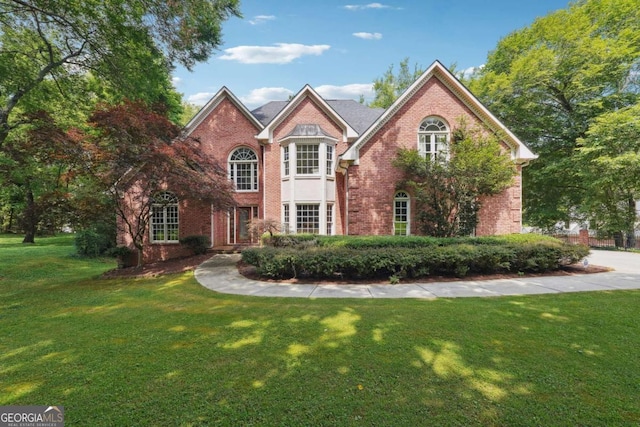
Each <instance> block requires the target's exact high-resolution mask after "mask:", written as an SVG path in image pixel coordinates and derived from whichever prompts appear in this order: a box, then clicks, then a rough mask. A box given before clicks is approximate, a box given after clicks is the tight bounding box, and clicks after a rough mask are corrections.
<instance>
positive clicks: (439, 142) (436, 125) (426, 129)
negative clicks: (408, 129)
mask: <svg viewBox="0 0 640 427" xmlns="http://www.w3.org/2000/svg"><path fill="white" fill-rule="evenodd" d="M418 151H419V152H420V154H421V155H422V156H423V157H427V156H430V157H431V158H432V159H434V160H435V159H437V158H439V159H443V160H446V159H447V158H448V157H449V128H448V127H447V125H446V124H445V123H444V122H443V121H442V120H440V119H439V118H437V117H427V118H426V119H424V120H423V121H422V123H421V124H420V128H419V129H418Z"/></svg>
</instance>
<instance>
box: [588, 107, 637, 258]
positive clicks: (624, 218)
mask: <svg viewBox="0 0 640 427" xmlns="http://www.w3.org/2000/svg"><path fill="white" fill-rule="evenodd" d="M578 143H579V146H578V153H577V155H576V159H577V160H578V161H580V163H581V164H582V165H583V167H581V168H580V169H581V174H580V177H581V179H582V180H583V182H584V183H585V185H586V186H587V187H588V188H589V191H587V192H585V197H584V204H583V206H582V211H583V212H584V213H585V215H586V216H587V218H589V219H590V220H591V221H592V222H593V223H594V224H597V226H598V229H600V230H603V231H607V232H609V233H610V234H613V235H620V236H622V235H623V234H626V245H627V246H629V247H635V233H634V231H635V226H636V224H637V221H638V214H637V211H636V201H637V200H640V104H636V105H634V106H632V107H628V108H623V109H620V110H617V111H614V112H611V113H607V114H602V115H600V116H599V117H598V118H597V119H595V120H594V121H593V122H592V123H591V125H590V126H589V129H588V130H587V132H586V136H585V137H584V138H580V139H579V140H578ZM619 243H621V242H620V241H618V244H619Z"/></svg>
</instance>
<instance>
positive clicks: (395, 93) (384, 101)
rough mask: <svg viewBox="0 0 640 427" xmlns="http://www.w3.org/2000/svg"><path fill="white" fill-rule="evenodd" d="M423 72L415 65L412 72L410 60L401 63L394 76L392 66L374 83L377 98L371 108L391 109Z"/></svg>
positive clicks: (372, 102) (406, 59)
mask: <svg viewBox="0 0 640 427" xmlns="http://www.w3.org/2000/svg"><path fill="white" fill-rule="evenodd" d="M423 72H424V70H423V69H422V68H420V67H419V66H418V64H415V65H414V68H413V71H411V70H410V69H409V58H405V59H403V60H402V61H400V67H399V69H398V73H397V74H394V70H393V64H391V65H390V66H389V69H387V71H386V72H385V73H384V75H383V76H382V77H379V78H377V79H375V80H374V81H373V91H374V93H375V97H374V99H373V101H371V104H370V105H369V106H370V107H373V108H389V106H391V104H393V102H394V101H395V100H396V99H397V98H398V97H399V96H400V95H402V93H403V92H404V91H405V90H407V88H408V87H409V86H411V84H412V83H413V82H414V81H416V79H417V78H418V77H420V75H421V74H422V73H423Z"/></svg>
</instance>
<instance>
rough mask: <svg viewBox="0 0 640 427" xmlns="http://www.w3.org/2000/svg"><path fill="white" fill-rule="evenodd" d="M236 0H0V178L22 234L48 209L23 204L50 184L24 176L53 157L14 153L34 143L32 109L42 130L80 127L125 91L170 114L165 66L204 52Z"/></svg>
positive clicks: (174, 115)
mask: <svg viewBox="0 0 640 427" xmlns="http://www.w3.org/2000/svg"><path fill="white" fill-rule="evenodd" d="M238 3H239V2H238V0H183V1H180V2H175V1H161V0H144V1H142V0H110V1H102V0H67V1H50V0H0V165H3V167H4V168H5V169H8V168H9V167H11V168H12V170H11V171H10V172H11V173H3V174H2V177H0V183H1V184H3V185H5V186H13V188H14V190H15V191H13V192H12V193H11V197H15V194H16V191H17V192H22V194H23V202H22V203H20V204H18V205H16V206H17V207H18V208H20V207H23V208H24V209H25V210H24V211H23V212H22V213H19V215H18V216H22V217H23V218H22V219H23V221H22V222H23V224H31V225H29V226H28V228H29V230H28V232H27V236H26V237H28V238H27V239H26V241H31V242H32V241H33V233H32V231H33V230H32V224H33V223H34V222H38V221H41V220H43V218H41V217H40V214H39V213H41V212H49V213H52V212H53V210H52V209H45V210H43V209H30V208H29V206H32V207H37V206H39V205H41V204H42V203H44V202H45V199H46V198H47V194H49V192H48V190H47V191H45V189H44V187H42V186H39V187H38V186H36V185H35V184H34V183H36V182H37V181H34V180H29V181H25V177H26V176H27V175H29V174H30V173H32V172H37V171H38V170H39V168H40V169H43V170H48V169H50V168H51V167H52V165H50V164H44V163H43V164H39V163H38V162H40V161H44V160H43V159H42V158H41V157H40V156H37V155H35V156H25V155H23V154H22V153H27V152H29V150H31V149H33V146H34V144H33V143H32V142H30V141H29V140H28V137H29V136H30V135H32V134H33V131H34V129H35V127H37V126H36V125H37V123H34V122H33V117H44V116H43V114H47V117H48V118H47V120H48V121H49V122H50V123H49V124H47V125H46V126H45V127H44V128H43V130H44V129H47V130H49V131H51V130H52V129H53V128H57V129H59V130H60V131H61V132H63V133H64V132H67V131H68V130H69V129H72V128H73V127H81V126H82V125H83V123H85V122H86V119H87V117H88V116H89V114H90V112H91V111H92V109H93V107H94V106H95V105H96V102H98V101H105V100H107V101H109V102H112V103H117V102H121V101H122V100H123V99H124V98H125V97H128V98H131V99H138V100H143V101H145V102H146V103H147V105H159V104H162V105H165V106H166V109H165V114H166V115H167V116H168V117H170V118H171V120H172V121H174V122H175V123H178V122H179V120H180V116H181V114H182V106H181V105H180V95H179V94H177V93H176V92H175V90H174V89H173V87H172V85H171V81H170V71H171V69H172V67H173V66H174V65H175V64H182V65H184V66H186V67H187V68H190V67H192V66H193V65H194V64H195V63H196V62H199V61H203V60H205V59H207V58H208V57H209V56H210V54H211V53H212V52H213V50H214V49H215V48H216V47H217V46H218V45H219V44H220V42H221V38H220V37H221V23H222V22H223V21H224V20H226V19H227V18H229V17H230V16H234V15H235V16H239V11H238ZM51 120H53V122H51ZM38 123H40V124H42V123H43V121H42V120H40V121H39V122H38ZM34 126H35V127H34ZM52 146H59V144H52ZM59 158H61V157H58V160H59ZM27 184H29V185H27ZM85 184H86V183H85ZM85 187H86V185H85ZM7 194H8V193H7ZM40 197H42V198H43V199H42V200H39V198H40ZM41 202H42V203H41ZM12 214H13V212H12Z"/></svg>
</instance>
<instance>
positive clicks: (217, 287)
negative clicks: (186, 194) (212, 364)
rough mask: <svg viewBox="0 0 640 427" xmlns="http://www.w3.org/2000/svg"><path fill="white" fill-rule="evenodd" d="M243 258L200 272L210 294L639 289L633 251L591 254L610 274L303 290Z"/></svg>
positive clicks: (210, 264) (221, 258) (223, 259)
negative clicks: (247, 267) (266, 277)
mask: <svg viewBox="0 0 640 427" xmlns="http://www.w3.org/2000/svg"><path fill="white" fill-rule="evenodd" d="M239 259H240V255H239V254H232V255H227V254H224V255H216V256H214V257H212V258H211V259H209V260H208V261H205V262H204V263H203V264H201V265H200V266H199V267H198V268H197V269H196V271H195V277H196V280H198V282H200V284H202V286H204V287H206V288H208V289H211V290H213V291H216V292H221V293H226V294H236V295H253V296H263V297H298V298H426V299H433V298H454V297H491V296H506V295H534V294H553V293H562V292H584V291H614V290H623V289H640V254H638V253H629V252H614V251H592V253H591V255H590V256H589V257H588V258H587V260H588V262H589V264H590V265H599V266H606V267H611V268H613V269H614V270H613V271H611V272H607V273H596V274H576V275H572V276H544V277H523V278H513V279H498V280H476V281H471V280H460V281H455V282H437V283H402V284H399V285H373V284H372V285H360V284H359V285H313V284H310V285H307V284H304V285H299V284H283V283H272V282H261V281H255V280H249V279H247V278H245V277H243V276H241V275H240V274H239V273H238V269H237V268H236V263H237V262H238V260H239Z"/></svg>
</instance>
